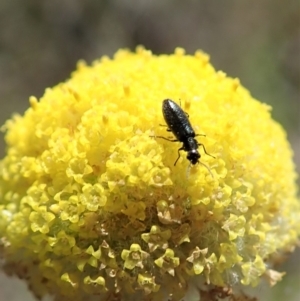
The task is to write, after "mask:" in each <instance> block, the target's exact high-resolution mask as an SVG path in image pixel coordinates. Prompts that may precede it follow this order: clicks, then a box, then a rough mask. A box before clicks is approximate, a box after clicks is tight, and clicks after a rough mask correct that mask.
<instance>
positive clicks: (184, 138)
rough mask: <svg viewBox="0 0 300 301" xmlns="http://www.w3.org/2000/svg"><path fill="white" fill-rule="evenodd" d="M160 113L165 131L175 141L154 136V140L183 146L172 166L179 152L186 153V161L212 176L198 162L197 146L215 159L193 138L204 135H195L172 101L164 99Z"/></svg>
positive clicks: (184, 115) (185, 114)
mask: <svg viewBox="0 0 300 301" xmlns="http://www.w3.org/2000/svg"><path fill="white" fill-rule="evenodd" d="M162 113H163V116H164V119H165V122H166V124H167V127H168V129H167V131H169V132H172V133H173V135H174V136H175V137H176V139H169V138H166V137H163V136H154V137H156V138H162V139H165V140H167V141H171V142H182V143H183V145H182V147H181V148H179V149H178V158H177V159H176V161H175V163H174V166H175V165H176V163H177V161H178V160H179V158H180V151H182V150H183V151H185V152H187V159H188V160H189V161H190V162H191V164H193V165H194V164H196V163H200V164H201V165H203V166H204V167H206V169H207V170H208V171H209V173H210V174H211V175H212V173H211V171H210V169H209V168H208V166H206V165H205V164H204V163H202V162H200V157H201V155H200V153H199V151H198V148H199V146H202V147H203V150H204V152H205V154H207V155H208V156H211V157H213V158H215V157H214V156H212V155H210V154H208V153H207V151H206V149H205V146H204V145H203V144H202V143H199V142H198V141H197V140H196V139H195V137H196V136H205V135H200V134H198V135H196V134H195V132H194V130H193V128H192V126H191V123H190V121H189V118H188V114H187V113H185V112H184V111H183V110H182V108H181V107H180V106H179V105H178V104H177V103H176V102H174V101H173V100H171V99H165V100H164V101H163V104H162Z"/></svg>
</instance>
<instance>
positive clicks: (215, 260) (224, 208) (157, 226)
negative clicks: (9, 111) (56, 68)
mask: <svg viewBox="0 0 300 301" xmlns="http://www.w3.org/2000/svg"><path fill="white" fill-rule="evenodd" d="M166 98H170V99H173V100H174V101H175V102H177V103H178V104H180V105H181V106H182V108H183V110H184V111H186V112H187V113H188V115H189V119H190V121H191V124H192V126H193V127H194V130H195V131H196V132H197V133H198V134H205V137H204V136H198V137H197V140H198V141H199V143H200V142H201V143H203V144H204V145H205V148H206V150H207V152H208V153H209V154H211V155H212V156H214V157H215V158H213V157H211V156H208V155H206V154H205V153H204V151H203V149H202V148H201V147H200V148H199V150H200V153H201V162H202V163H204V164H205V165H207V166H208V168H209V170H208V169H206V168H205V167H204V166H203V165H201V164H197V165H195V166H189V165H190V162H189V161H188V160H187V159H186V153H184V152H181V157H180V159H179V161H178V162H177V164H176V166H174V162H175V160H176V158H177V156H178V153H177V151H178V149H179V148H180V147H181V146H182V145H181V144H180V143H176V142H173V143H172V142H169V141H166V140H164V139H159V138H155V137H154V136H164V137H169V136H170V134H171V133H170V132H167V131H166V127H164V126H160V125H161V124H164V120H163V115H162V108H161V107H162V101H163V100H164V99H166ZM30 105H31V107H30V108H29V109H28V110H27V111H26V112H25V114H24V116H15V117H14V118H13V119H12V120H9V121H7V122H6V124H5V125H4V127H3V128H4V130H5V131H6V138H5V139H6V143H7V154H6V156H5V157H4V158H3V159H2V160H1V161H0V254H1V256H2V257H3V258H4V266H3V269H4V270H5V271H6V272H7V273H9V274H16V275H18V276H19V277H21V278H24V279H26V281H27V282H28V284H29V286H30V288H31V290H32V291H33V292H34V293H35V295H36V296H38V297H40V298H41V297H43V296H44V295H46V294H48V293H50V294H52V295H54V296H55V298H56V299H55V300H60V301H62V300H64V301H65V300H72V301H83V300H90V299H89V298H90V297H91V296H97V300H151V301H159V300H163V299H170V300H175V301H176V300H180V299H181V298H183V297H184V295H185V294H186V291H187V290H188V287H189V283H190V281H191V280H195V279H198V280H199V286H200V283H201V285H202V287H201V289H202V288H204V286H205V285H208V284H209V285H211V286H214V287H235V286H240V285H245V286H248V285H251V286H255V285H257V284H258V283H259V281H260V279H261V278H262V276H267V277H269V280H270V282H271V283H272V284H274V283H275V282H276V281H277V280H279V279H280V277H281V275H280V274H279V273H276V272H275V271H273V270H272V262H273V256H274V255H275V254H276V256H278V254H282V253H284V252H288V251H291V250H292V249H293V247H294V246H295V244H296V242H297V237H298V235H299V233H300V206H299V202H298V200H297V198H296V194H297V191H296V186H295V179H296V174H295V171H294V169H295V168H294V165H293V162H292V152H291V149H290V146H289V145H288V142H287V140H286V134H285V132H284V131H283V129H282V128H281V126H280V125H279V124H277V123H276V122H275V121H273V120H272V119H271V116H270V108H269V107H268V106H267V105H265V104H262V103H260V102H258V101H256V100H255V99H253V98H252V97H251V95H250V93H249V92H248V91H247V90H246V89H245V88H243V87H242V86H241V85H240V83H239V81H238V80H237V79H232V78H229V77H227V76H226V75H225V74H224V73H222V72H216V71H215V70H214V68H213V67H212V66H211V64H210V63H209V58H208V56H207V55H205V54H204V53H202V52H200V51H197V52H196V53H195V55H193V56H191V55H186V54H185V53H184V51H183V50H182V49H176V51H175V53H174V54H172V55H159V56H155V55H152V53H151V52H150V51H147V50H145V49H143V48H137V51H136V52H135V53H132V52H129V51H126V50H120V51H118V52H117V53H116V55H115V57H114V59H112V60H111V59H109V58H107V57H103V58H102V59H101V60H99V61H96V62H94V64H93V65H92V66H87V65H86V64H84V63H83V62H81V63H79V64H78V68H77V70H76V71H75V72H74V73H73V75H72V77H71V79H69V80H68V81H66V82H64V83H61V84H59V85H57V86H55V87H54V88H51V89H47V90H46V92H45V94H44V96H43V97H41V99H40V100H37V99H36V98H35V97H31V98H30ZM172 139H173V138H172ZM209 171H210V172H211V173H210V172H209ZM198 280H197V281H198ZM134 298H136V299H134Z"/></svg>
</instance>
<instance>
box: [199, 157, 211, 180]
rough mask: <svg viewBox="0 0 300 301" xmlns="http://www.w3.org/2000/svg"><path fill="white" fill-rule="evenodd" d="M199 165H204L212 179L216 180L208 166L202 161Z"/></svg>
mask: <svg viewBox="0 0 300 301" xmlns="http://www.w3.org/2000/svg"><path fill="white" fill-rule="evenodd" d="M199 163H200V164H201V165H203V166H204V167H205V168H206V169H207V170H208V172H209V173H210V175H211V176H212V178H214V175H213V174H212V172H211V170H210V168H209V167H208V166H207V165H206V164H204V163H202V162H201V161H199Z"/></svg>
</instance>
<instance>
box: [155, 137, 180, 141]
mask: <svg viewBox="0 0 300 301" xmlns="http://www.w3.org/2000/svg"><path fill="white" fill-rule="evenodd" d="M150 137H152V138H161V139H165V140H167V141H170V142H176V141H178V140H176V139H169V138H166V137H163V136H150Z"/></svg>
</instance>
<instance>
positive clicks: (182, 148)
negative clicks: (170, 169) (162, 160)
mask: <svg viewBox="0 0 300 301" xmlns="http://www.w3.org/2000/svg"><path fill="white" fill-rule="evenodd" d="M181 150H184V147H181V148H179V149H178V158H177V159H176V161H175V163H174V166H175V165H176V163H177V161H178V160H179V158H180V151H181Z"/></svg>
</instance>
